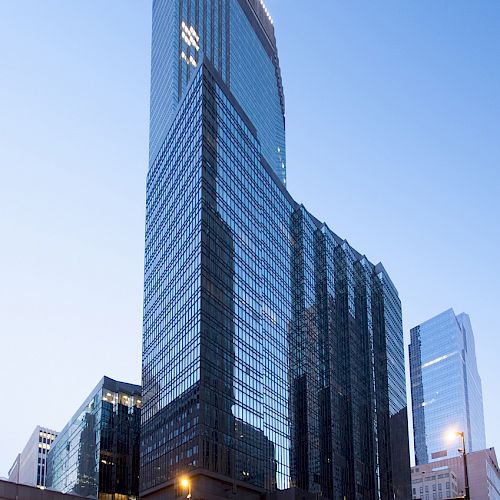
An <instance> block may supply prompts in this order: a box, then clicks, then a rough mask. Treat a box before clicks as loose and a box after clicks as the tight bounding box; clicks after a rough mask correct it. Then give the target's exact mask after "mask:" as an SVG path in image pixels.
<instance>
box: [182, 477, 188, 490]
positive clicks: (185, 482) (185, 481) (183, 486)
mask: <svg viewBox="0 0 500 500" xmlns="http://www.w3.org/2000/svg"><path fill="white" fill-rule="evenodd" d="M181 487H182V488H184V489H187V488H189V479H188V478H187V477H183V478H181Z"/></svg>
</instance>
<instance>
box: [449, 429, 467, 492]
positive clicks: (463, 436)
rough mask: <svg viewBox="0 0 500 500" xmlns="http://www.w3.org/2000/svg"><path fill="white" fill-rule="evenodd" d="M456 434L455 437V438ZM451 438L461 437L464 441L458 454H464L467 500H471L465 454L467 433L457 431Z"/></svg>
mask: <svg viewBox="0 0 500 500" xmlns="http://www.w3.org/2000/svg"><path fill="white" fill-rule="evenodd" d="M453 434H454V436H453ZM450 437H451V438H453V437H455V438H457V437H460V438H461V439H462V448H459V449H458V452H459V453H461V454H462V456H463V457H464V483H465V497H464V498H465V500H470V495H469V476H468V475H467V453H466V452H465V433H464V432H461V431H456V432H455V433H452V434H451V436H450Z"/></svg>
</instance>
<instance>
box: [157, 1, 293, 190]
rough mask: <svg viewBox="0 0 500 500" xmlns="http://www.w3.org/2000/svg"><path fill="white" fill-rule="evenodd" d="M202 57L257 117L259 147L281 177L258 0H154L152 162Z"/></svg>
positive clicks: (276, 112)
mask: <svg viewBox="0 0 500 500" xmlns="http://www.w3.org/2000/svg"><path fill="white" fill-rule="evenodd" d="M203 57H205V58H206V59H208V60H209V61H210V62H211V64H212V65H213V67H214V68H215V70H216V71H217V72H218V73H219V75H220V77H221V79H222V80H223V82H224V83H225V84H226V85H227V86H228V87H229V89H230V90H231V92H232V94H233V95H234V96H235V98H236V99H237V100H238V103H239V104H240V106H241V107H242V108H243V111H244V112H245V113H246V114H247V115H248V117H249V118H250V120H251V121H252V123H253V124H254V125H255V127H256V129H257V135H258V138H259V142H260V143H261V148H262V155H263V156H264V158H265V159H266V161H267V163H268V164H269V165H270V166H271V168H272V169H273V171H274V173H275V174H276V175H277V176H278V178H279V179H280V180H281V181H282V182H283V183H285V182H286V154H285V102H284V94H283V87H282V83H281V71H280V66H279V60H278V50H277V47H276V38H275V36H274V26H273V23H272V18H271V16H270V14H269V11H268V10H267V8H266V7H265V5H264V3H263V2H262V1H260V0H225V1H222V2H221V1H218V0H206V1H203V2H200V1H198V0H182V1H180V2H179V1H172V0H155V1H154V2H153V33H152V53H151V59H152V61H151V125H150V142H149V149H150V158H149V163H150V165H151V163H152V162H153V161H154V159H155V158H156V155H157V153H158V150H159V148H160V146H161V144H162V142H163V140H164V138H165V136H166V133H167V131H168V129H169V127H170V124H171V122H172V119H173V117H174V115H175V111H176V109H177V106H178V104H179V102H180V100H181V99H182V96H183V95H184V92H185V90H186V86H187V85H188V83H189V81H190V79H191V78H192V76H193V74H194V73H195V71H196V67H197V66H198V65H199V64H200V62H201V61H202V59H203Z"/></svg>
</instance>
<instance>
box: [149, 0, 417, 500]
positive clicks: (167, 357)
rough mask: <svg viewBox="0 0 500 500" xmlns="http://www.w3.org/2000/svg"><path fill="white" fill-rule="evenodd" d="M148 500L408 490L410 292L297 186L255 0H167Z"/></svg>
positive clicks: (159, 112)
mask: <svg viewBox="0 0 500 500" xmlns="http://www.w3.org/2000/svg"><path fill="white" fill-rule="evenodd" d="M150 151H151V160H150V168H149V172H148V179H147V202H146V203H147V207H146V253H145V284H144V333H143V409H142V424H141V498H162V499H164V498H175V495H177V494H179V495H180V494H181V493H182V491H181V485H180V482H179V480H180V478H181V477H183V476H185V475H187V476H189V477H190V487H191V494H192V498H198V497H203V498H208V497H209V498H228V497H234V495H236V498H241V499H244V498H248V499H253V498H255V499H257V498H261V497H262V495H265V494H266V493H268V492H276V494H278V495H279V492H281V491H283V490H286V489H288V488H297V489H299V490H301V491H304V492H310V493H317V494H322V495H323V496H324V497H325V498H331V499H340V500H344V498H345V497H347V498H350V499H393V498H404V499H406V498H409V497H410V496H411V494H410V468H409V457H408V433H407V418H406V395H405V381H404V348H403V333H402V323H401V303H400V301H399V298H398V293H397V290H396V288H395V287H394V285H393V283H392V282H391V280H390V278H389V276H388V274H387V273H386V271H385V269H384V268H383V266H382V265H381V264H378V265H373V264H372V263H370V262H369V261H368V259H367V258H366V257H365V256H363V255H361V254H360V253H358V252H357V251H356V250H354V249H353V248H352V247H351V246H350V245H349V244H348V243H347V242H346V241H345V240H343V239H341V238H339V237H338V236H337V235H336V234H335V233H334V232H333V231H331V229H330V228H329V227H328V226H327V225H326V224H324V223H321V222H319V221H318V220H317V219H316V218H315V217H314V216H312V215H311V214H310V213H309V212H308V211H307V210H306V209H305V208H304V206H302V205H300V204H298V203H297V202H295V201H294V200H293V199H292V198H291V196H290V194H289V193H288V192H287V190H286V188H285V185H284V181H285V141H284V99H283V91H282V86H281V77H280V71H279V65H278V57H277V50H276V41H275V38H274V30H273V25H272V22H271V19H270V16H269V14H268V12H267V10H266V8H265V6H264V5H263V4H262V2H260V1H257V0H179V1H177V0H176V1H173V0H155V1H154V2H153V48H152V94H151V142H150Z"/></svg>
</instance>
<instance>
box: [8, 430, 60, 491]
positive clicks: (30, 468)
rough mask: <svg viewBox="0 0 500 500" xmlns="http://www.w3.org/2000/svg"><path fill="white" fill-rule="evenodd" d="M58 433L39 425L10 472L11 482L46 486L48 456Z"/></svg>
mask: <svg viewBox="0 0 500 500" xmlns="http://www.w3.org/2000/svg"><path fill="white" fill-rule="evenodd" d="M56 437H57V432H56V431H53V430H51V429H47V428H46V427H41V426H40V425H37V426H36V427H35V430H34V431H33V433H32V434H31V436H30V438H29V439H28V442H27V443H26V445H25V447H24V449H23V451H22V452H21V453H20V454H19V455H18V456H17V457H16V459H15V461H14V463H13V464H12V467H11V468H10V470H9V481H12V482H14V483H21V484H26V485H29V486H42V487H44V486H45V483H46V477H47V455H48V453H49V451H50V447H51V446H52V443H53V442H54V440H55V438H56Z"/></svg>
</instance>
